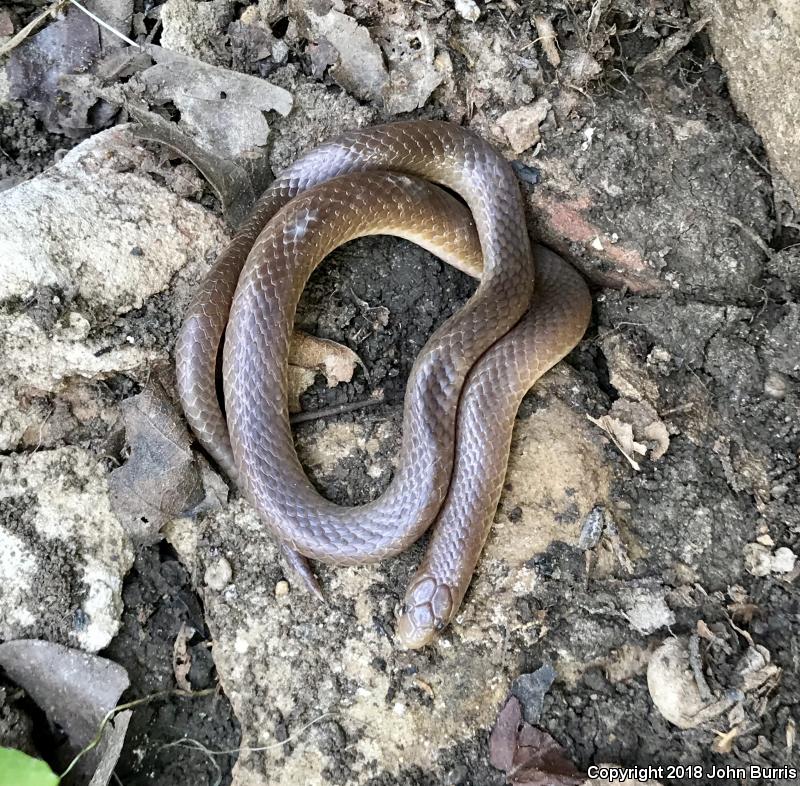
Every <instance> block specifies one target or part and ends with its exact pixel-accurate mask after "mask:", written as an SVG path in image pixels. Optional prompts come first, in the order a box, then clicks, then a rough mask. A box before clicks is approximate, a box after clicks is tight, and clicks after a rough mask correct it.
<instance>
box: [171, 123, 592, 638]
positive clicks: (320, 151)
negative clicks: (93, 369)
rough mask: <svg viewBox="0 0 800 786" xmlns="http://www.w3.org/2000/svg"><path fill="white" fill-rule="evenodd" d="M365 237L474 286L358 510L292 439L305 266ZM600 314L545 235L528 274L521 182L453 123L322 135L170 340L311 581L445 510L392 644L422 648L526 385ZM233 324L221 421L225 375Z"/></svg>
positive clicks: (465, 556)
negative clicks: (423, 256)
mask: <svg viewBox="0 0 800 786" xmlns="http://www.w3.org/2000/svg"><path fill="white" fill-rule="evenodd" d="M419 178H424V179H419ZM427 181H433V182H435V183H439V184H441V185H444V186H447V187H448V188H450V189H452V190H453V191H455V192H456V193H457V194H458V195H460V196H461V197H462V198H463V200H464V202H466V204H467V207H468V208H469V210H467V209H465V208H464V206H463V205H462V204H461V203H460V202H459V201H458V200H456V199H455V198H454V197H452V196H450V195H449V194H447V193H446V192H444V191H442V190H441V189H440V188H437V187H436V186H434V185H432V184H431V183H430V182H427ZM369 234H392V235H398V236H400V237H404V238H407V239H409V240H412V241H414V242H416V243H418V244H420V245H422V246H423V247H425V248H427V249H429V250H430V251H432V252H433V253H434V254H436V255H437V256H439V257H441V258H442V259H444V260H445V261H447V262H450V263H451V264H454V265H456V266H457V267H459V268H461V269H462V270H465V271H466V272H468V273H470V274H472V275H474V276H480V284H479V286H478V289H477V291H476V292H475V294H474V295H473V296H472V298H470V300H469V301H468V303H467V304H466V305H465V306H464V307H463V308H462V309H461V310H460V311H458V312H457V313H456V314H455V315H454V316H453V317H451V318H450V319H449V320H447V321H446V322H445V323H444V324H443V325H442V326H441V327H440V328H439V329H438V330H437V331H436V332H435V333H434V335H433V336H432V337H431V339H430V340H429V342H428V343H427V344H426V346H425V348H424V349H423V350H422V352H421V353H420V355H419V356H418V357H417V359H416V362H415V363H414V367H413V369H412V371H411V375H410V377H409V381H408V387H407V390H406V397H405V404H404V416H403V440H402V446H401V450H400V454H399V458H398V464H397V469H396V472H395V474H394V477H393V478H392V481H391V483H390V484H389V487H388V488H387V489H386V491H385V492H384V493H383V494H382V495H381V496H380V497H379V498H378V499H376V500H374V501H373V502H370V503H368V504H366V505H361V506H358V507H352V508H347V507H342V506H339V505H336V504H334V503H332V502H330V501H329V500H326V499H325V498H323V497H321V496H320V495H319V494H318V493H317V492H316V490H315V489H314V488H313V486H312V485H311V483H310V482H309V481H308V478H307V477H306V475H305V472H304V471H303V468H302V466H301V465H300V462H299V460H298V458H297V454H296V452H295V450H294V444H293V440H292V434H291V430H290V426H289V416H288V406H287V368H288V359H289V341H290V337H291V332H292V325H293V321H294V316H295V310H296V306H297V302H298V300H299V298H300V294H301V292H302V290H303V287H304V286H305V283H306V281H307V280H308V277H309V276H310V274H311V272H312V271H313V270H314V268H315V267H316V266H317V265H318V264H319V263H320V262H321V261H322V259H324V257H325V256H326V255H327V254H328V253H330V252H331V251H332V250H333V249H334V248H336V247H337V246H339V245H341V244H342V243H344V242H347V241H348V240H352V239H354V238H356V237H360V236H364V235H369ZM534 279H535V288H534ZM589 312H590V300H589V295H588V291H587V289H586V287H585V285H584V283H583V281H582V280H581V278H580V277H579V276H578V275H577V274H576V273H575V272H574V271H573V270H572V269H571V268H570V267H569V266H568V265H566V263H564V262H563V261H561V260H560V259H559V258H558V257H556V256H555V255H554V254H552V253H551V252H548V251H546V250H544V249H538V248H537V250H536V265H535V270H534V258H533V255H532V253H531V248H530V243H529V240H528V234H527V229H526V225H525V216H524V211H523V205H522V200H521V196H520V193H519V187H518V185H517V182H516V178H515V176H514V174H513V172H512V170H511V168H510V166H509V165H508V164H507V162H506V161H505V160H504V159H503V158H502V157H501V156H500V155H499V154H498V153H497V152H496V151H495V150H494V148H492V147H491V146H490V145H488V144H487V143H486V142H484V141H483V140H481V139H480V138H478V137H476V136H474V135H473V134H471V133H470V132H468V131H466V130H464V129H462V128H460V127H458V126H454V125H451V124H449V123H443V122H427V121H414V122H403V123H394V124H391V125H386V126H378V127H374V128H368V129H363V130H359V131H353V132H351V133H349V134H347V135H345V136H343V137H340V138H339V139H337V140H335V141H332V142H329V143H327V144H324V145H321V146H320V147H318V148H315V149H314V150H312V151H311V152H309V153H308V154H306V155H305V156H303V157H302V158H300V159H299V160H298V161H296V162H295V163H294V164H293V165H292V166H290V167H289V168H288V169H287V170H286V171H285V172H284V173H283V174H281V175H280V176H279V177H278V178H277V179H276V180H275V182H274V183H273V184H272V186H271V187H270V188H269V189H268V190H267V191H266V192H265V194H264V195H263V196H262V197H261V199H260V200H259V201H258V203H257V204H256V206H255V209H254V211H253V213H252V214H251V216H250V217H249V218H248V219H247V221H246V222H245V224H244V225H243V226H242V227H241V229H240V230H239V232H238V233H237V235H236V236H235V237H234V239H233V241H232V242H231V243H230V245H229V246H228V247H227V248H226V249H225V251H223V253H222V254H221V255H220V257H219V259H218V260H217V262H216V263H215V265H214V267H213V268H212V270H211V272H210V273H209V275H208V277H207V278H206V279H205V281H204V283H203V285H202V286H201V288H200V290H199V291H198V293H197V295H196V296H195V298H194V300H193V302H192V304H191V306H190V308H189V312H188V315H187V317H186V320H185V322H184V325H183V327H182V329H181V332H180V335H179V338H178V343H177V347H176V356H177V368H178V386H179V394H180V397H181V402H182V404H183V407H184V411H185V413H186V416H187V419H188V421H189V423H190V425H191V426H192V428H193V430H194V431H195V433H196V435H197V436H198V439H199V440H200V442H201V443H202V444H203V445H204V447H206V449H207V450H208V451H209V452H210V453H211V455H212V456H213V457H214V458H215V459H216V460H217V462H218V463H219V464H220V466H221V468H222V469H223V470H224V471H225V472H226V473H227V474H229V475H230V476H231V478H232V479H233V480H235V481H236V482H237V483H238V484H239V485H240V487H241V488H242V491H243V493H244V494H245V495H246V496H247V497H248V499H249V500H250V501H251V502H252V503H253V505H254V506H255V507H256V509H257V511H258V513H259V514H260V516H261V517H262V520H263V521H264V522H266V523H267V524H268V525H269V526H270V528H271V529H272V530H273V532H274V533H275V534H276V536H277V537H278V538H279V540H280V541H281V543H282V544H283V546H284V552H285V553H286V554H287V556H288V557H289V558H290V560H291V561H292V563H293V565H294V566H295V567H296V568H297V569H298V570H299V571H300V572H301V575H304V576H305V577H306V579H307V580H310V579H309V577H310V575H311V574H310V571H309V570H308V566H307V564H306V563H305V562H304V560H303V559H302V558H301V557H300V555H303V556H305V557H310V558H313V559H319V560H323V561H326V562H332V563H337V564H357V563H363V562H370V561H376V560H379V559H382V558H384V557H387V556H390V555H392V554H397V553H399V552H400V551H402V550H403V549H405V548H406V547H408V546H409V545H410V544H411V543H412V542H413V541H415V540H416V539H417V538H418V537H419V536H420V535H421V534H422V533H423V532H424V531H425V530H426V529H427V528H428V527H429V526H430V525H431V524H432V523H433V522H434V520H436V528H435V531H434V535H433V538H432V540H431V544H430V546H429V550H428V553H427V555H426V557H425V559H424V560H423V563H422V565H421V566H420V568H419V570H418V572H417V574H416V576H415V577H414V579H413V580H412V582H411V585H410V586H409V589H408V592H407V594H406V599H405V604H404V611H403V612H402V613H401V615H400V618H399V620H398V630H397V632H398V640H399V642H400V643H401V644H402V645H404V646H407V647H418V646H421V645H423V644H425V643H427V642H429V641H430V640H431V638H432V637H433V636H434V635H435V632H436V631H437V630H439V629H440V628H441V627H443V626H444V625H446V624H447V623H448V622H449V621H450V620H451V619H452V618H453V616H454V615H455V613H456V611H457V609H458V607H459V604H460V603H461V600H462V598H463V596H464V593H465V592H466V589H467V587H468V585H469V581H470V578H471V575H472V571H473V569H474V567H475V565H476V564H477V561H478V558H479V556H480V552H481V549H482V548H483V544H484V542H485V539H486V536H487V534H488V531H489V528H490V526H491V522H492V519H493V517H494V513H495V510H496V507H497V504H498V500H499V496H500V491H501V489H502V485H503V479H504V476H505V470H506V465H507V462H508V452H509V445H510V440H511V430H512V426H513V422H514V417H515V413H516V410H517V407H518V406H519V402H520V400H521V398H522V396H523V395H524V394H525V392H526V391H527V390H528V389H529V388H530V386H531V385H532V384H533V383H534V381H535V380H536V379H537V378H538V377H539V376H540V375H541V374H542V373H544V371H546V370H547V369H548V368H550V367H551V366H552V365H554V364H555V363H556V362H558V360H560V359H561V358H562V357H563V356H564V355H565V354H566V353H567V352H568V351H569V350H570V349H571V348H572V347H573V346H574V345H575V344H576V343H577V341H578V340H579V339H580V337H581V335H582V334H583V332H584V330H585V328H586V324H587V322H588V317H589ZM223 334H224V335H225V342H224V352H223V384H224V393H225V406H226V412H227V423H226V419H225V417H224V416H223V414H222V412H221V409H220V406H219V403H218V400H217V395H216V377H215V375H216V367H217V358H218V354H219V350H220V346H221V343H222V337H223Z"/></svg>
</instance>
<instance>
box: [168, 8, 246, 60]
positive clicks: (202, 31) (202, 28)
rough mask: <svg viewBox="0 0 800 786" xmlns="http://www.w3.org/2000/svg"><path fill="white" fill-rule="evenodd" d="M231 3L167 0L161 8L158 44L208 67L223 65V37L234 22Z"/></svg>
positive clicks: (224, 58) (225, 57) (225, 58)
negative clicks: (206, 64)
mask: <svg viewBox="0 0 800 786" xmlns="http://www.w3.org/2000/svg"><path fill="white" fill-rule="evenodd" d="M234 8H235V3H234V2H233V0H206V2H203V3H197V2H195V0H167V2H166V3H164V5H163V6H161V24H162V25H163V30H162V31H161V44H162V46H163V47H164V48H165V49H170V50H172V51H174V52H178V53H180V54H182V55H186V56H187V57H194V58H197V59H198V60H202V61H203V62H205V63H209V64H211V65H227V64H228V56H227V54H226V52H225V48H224V43H225V40H226V39H225V36H224V35H222V32H223V31H224V30H227V28H228V25H229V24H230V23H231V22H232V21H233V19H234Z"/></svg>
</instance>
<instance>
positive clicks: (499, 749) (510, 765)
mask: <svg viewBox="0 0 800 786" xmlns="http://www.w3.org/2000/svg"><path fill="white" fill-rule="evenodd" d="M564 753H565V751H564V749H563V748H562V747H561V746H560V745H559V744H558V743H557V742H556V741H555V740H554V739H553V738H552V737H551V736H550V735H549V734H548V733H547V732H545V731H542V730H541V729H537V728H535V727H533V726H531V725H530V724H528V723H525V722H524V721H523V720H522V706H521V705H520V703H519V700H518V699H517V698H516V697H515V696H510V697H509V699H508V701H506V703H505V705H504V706H503V709H502V710H501V711H500V714H499V715H498V716H497V721H496V722H495V725H494V728H493V729H492V733H491V736H490V737H489V761H490V762H491V763H492V766H493V767H496V768H497V769H498V770H503V771H504V772H505V773H506V782H507V783H509V784H513V786H577V785H578V784H580V783H583V782H584V781H585V779H586V776H584V775H582V774H581V773H580V772H579V771H578V769H577V768H576V767H575V765H574V764H573V763H572V762H571V761H569V759H567V758H566V756H565V755H564Z"/></svg>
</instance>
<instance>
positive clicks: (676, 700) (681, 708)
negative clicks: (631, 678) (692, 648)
mask: <svg viewBox="0 0 800 786" xmlns="http://www.w3.org/2000/svg"><path fill="white" fill-rule="evenodd" d="M647 688H648V690H649V691H650V698H652V700H653V704H655V705H656V708H657V709H658V711H659V712H660V713H661V714H662V715H663V716H664V717H665V718H666V719H667V720H668V721H669V722H670V723H672V724H674V725H675V726H677V727H678V728H679V729H691V728H693V727H694V726H696V725H697V721H696V720H695V716H697V714H698V713H699V712H700V711H701V710H702V709H703V708H704V707H705V702H704V701H703V699H702V697H701V696H700V691H699V689H698V687H697V683H696V682H695V680H694V676H693V675H692V670H691V667H690V665H689V648H688V646H687V643H686V640H685V639H682V638H680V639H679V638H675V639H667V640H666V641H665V642H664V643H663V644H662V645H661V646H660V647H659V648H658V649H657V650H656V651H655V652H654V653H653V655H652V656H651V658H650V663H649V664H648V666H647Z"/></svg>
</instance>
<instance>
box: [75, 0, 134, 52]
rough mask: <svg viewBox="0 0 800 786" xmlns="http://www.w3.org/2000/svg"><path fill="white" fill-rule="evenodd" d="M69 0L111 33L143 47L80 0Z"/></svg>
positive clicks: (127, 42) (132, 44)
mask: <svg viewBox="0 0 800 786" xmlns="http://www.w3.org/2000/svg"><path fill="white" fill-rule="evenodd" d="M69 2H70V3H72V5H74V6H75V8H79V9H80V10H81V11H83V13H84V14H86V16H88V17H90V18H91V19H94V21H95V22H97V24H98V25H100V27H102V28H103V29H104V30H108V32H109V33H111V34H112V35H115V36H117V38H121V39H122V40H123V41H124V42H125V43H126V44H130V45H131V46H135V47H136V48H137V49H141V47H140V46H139V44H137V43H136V41H131V39H130V38H128V36H126V35H124V34H122V33H120V31H119V30H115V29H114V28H113V27H111V25H110V24H108V22H104V21H103V20H102V19H101V18H100V17H99V16H96V15H95V14H93V13H92V12H91V11H90V10H89V9H88V8H84V7H83V6H82V5H81V4H80V3H79V2H78V0H69Z"/></svg>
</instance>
